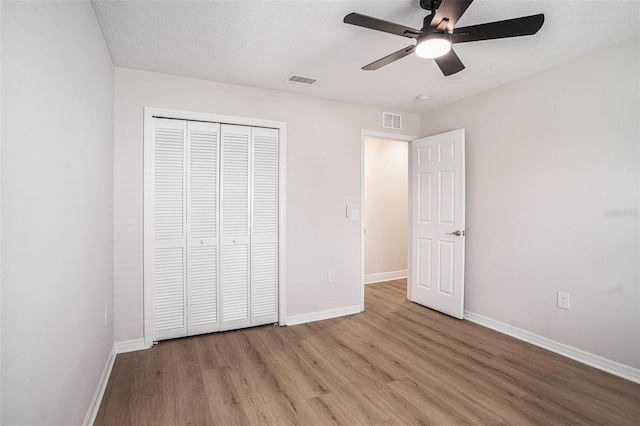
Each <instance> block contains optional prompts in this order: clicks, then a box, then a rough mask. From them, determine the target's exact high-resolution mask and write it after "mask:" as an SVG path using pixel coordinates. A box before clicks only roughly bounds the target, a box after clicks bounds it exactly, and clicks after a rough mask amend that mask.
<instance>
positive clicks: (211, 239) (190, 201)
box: [187, 121, 220, 336]
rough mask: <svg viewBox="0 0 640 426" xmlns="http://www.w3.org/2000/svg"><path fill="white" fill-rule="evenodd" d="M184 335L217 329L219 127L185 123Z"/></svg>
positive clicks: (201, 123)
mask: <svg viewBox="0 0 640 426" xmlns="http://www.w3.org/2000/svg"><path fill="white" fill-rule="evenodd" d="M187 138H188V139H187V141H188V142H187V154H188V155H187V236H188V238H187V241H188V246H187V328H188V329H187V334H188V335H189V336H193V335H195V334H202V333H211V332H214V331H219V330H220V322H219V312H220V309H219V304H218V302H219V297H218V283H219V276H218V274H219V271H218V263H219V260H218V258H219V252H220V245H219V236H218V217H219V211H218V209H219V201H218V200H219V193H218V181H219V177H218V163H219V145H220V124H218V123H204V122H195V121H190V122H188V124H187Z"/></svg>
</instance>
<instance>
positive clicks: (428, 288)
mask: <svg viewBox="0 0 640 426" xmlns="http://www.w3.org/2000/svg"><path fill="white" fill-rule="evenodd" d="M464 158H465V156H464V129H460V130H455V131H452V132H448V133H443V134H440V135H436V136H430V137H427V138H422V139H417V140H414V141H412V142H411V192H410V197H411V200H410V204H411V235H410V237H409V238H410V248H411V264H410V268H411V269H410V274H409V275H410V285H409V291H408V293H409V294H408V296H409V300H411V301H413V302H416V303H419V304H421V305H424V306H426V307H428V308H431V309H435V310H437V311H440V312H443V313H445V314H447V315H451V316H453V317H455V318H462V317H463V314H464V249H465V244H464V240H465V235H464V234H465V182H464V180H465V159H464Z"/></svg>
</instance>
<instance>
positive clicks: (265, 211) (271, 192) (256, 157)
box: [251, 127, 278, 326]
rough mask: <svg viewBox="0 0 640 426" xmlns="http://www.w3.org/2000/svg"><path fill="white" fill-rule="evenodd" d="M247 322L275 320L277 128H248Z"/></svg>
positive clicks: (276, 273) (276, 281)
mask: <svg viewBox="0 0 640 426" xmlns="http://www.w3.org/2000/svg"><path fill="white" fill-rule="evenodd" d="M251 159H252V167H251V170H252V177H253V178H252V185H251V187H252V191H251V195H252V209H251V211H252V215H251V216H252V220H251V223H252V227H251V325H252V326H253V325H262V324H269V323H275V322H277V321H278V130H276V129H265V128H260V127H254V128H253V129H252V156H251Z"/></svg>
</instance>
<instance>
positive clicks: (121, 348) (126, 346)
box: [116, 337, 151, 354]
mask: <svg viewBox="0 0 640 426" xmlns="http://www.w3.org/2000/svg"><path fill="white" fill-rule="evenodd" d="M150 347H151V346H148V345H145V344H144V338H143V337H141V338H139V339H132V340H123V341H121V342H116V353H118V354H124V353H127V352H134V351H141V350H144V349H149V348H150Z"/></svg>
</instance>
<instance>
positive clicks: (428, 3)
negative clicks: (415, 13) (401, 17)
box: [420, 0, 442, 13]
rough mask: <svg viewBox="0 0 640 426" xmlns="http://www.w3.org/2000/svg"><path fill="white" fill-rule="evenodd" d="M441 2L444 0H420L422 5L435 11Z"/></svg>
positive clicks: (425, 8)
mask: <svg viewBox="0 0 640 426" xmlns="http://www.w3.org/2000/svg"><path fill="white" fill-rule="evenodd" d="M440 3H442V0H420V7H421V8H423V9H424V10H429V11H431V12H432V13H433V12H435V11H436V10H437V9H438V7H440Z"/></svg>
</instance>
